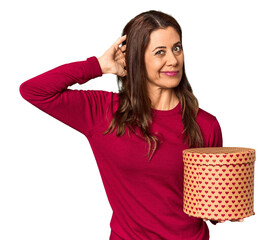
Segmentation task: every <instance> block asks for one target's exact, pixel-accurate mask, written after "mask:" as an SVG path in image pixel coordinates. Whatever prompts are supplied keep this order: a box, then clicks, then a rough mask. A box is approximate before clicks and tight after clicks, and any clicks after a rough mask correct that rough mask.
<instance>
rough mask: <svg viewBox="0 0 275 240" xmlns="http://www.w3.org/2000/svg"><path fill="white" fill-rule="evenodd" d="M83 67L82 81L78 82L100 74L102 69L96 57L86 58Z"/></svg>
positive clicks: (83, 81)
mask: <svg viewBox="0 0 275 240" xmlns="http://www.w3.org/2000/svg"><path fill="white" fill-rule="evenodd" d="M83 68H84V78H83V80H82V81H80V82H78V83H79V84H83V83H86V82H87V81H89V80H91V79H93V78H96V77H101V76H102V71H101V68H100V65H99V62H98V60H97V58H96V57H90V58H87V60H86V61H84V62H83Z"/></svg>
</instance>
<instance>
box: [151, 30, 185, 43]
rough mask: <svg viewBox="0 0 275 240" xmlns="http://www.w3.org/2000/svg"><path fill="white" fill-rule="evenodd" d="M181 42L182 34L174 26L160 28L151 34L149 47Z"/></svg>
mask: <svg viewBox="0 0 275 240" xmlns="http://www.w3.org/2000/svg"><path fill="white" fill-rule="evenodd" d="M177 42H180V36H179V34H178V32H177V31H176V30H175V29H174V28H173V27H170V26H169V27H167V28H159V29H157V30H155V31H153V32H152V33H151V35H150V41H149V44H148V47H157V46H159V45H174V44H175V43H177Z"/></svg>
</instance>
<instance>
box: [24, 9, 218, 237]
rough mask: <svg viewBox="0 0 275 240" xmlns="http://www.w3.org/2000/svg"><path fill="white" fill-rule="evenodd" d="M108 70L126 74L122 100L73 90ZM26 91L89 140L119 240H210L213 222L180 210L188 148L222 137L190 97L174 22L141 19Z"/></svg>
mask: <svg viewBox="0 0 275 240" xmlns="http://www.w3.org/2000/svg"><path fill="white" fill-rule="evenodd" d="M106 73H112V74H115V75H117V76H118V86H119V92H118V93H115V92H107V91H101V90H86V91H84V90H72V89H68V87H69V86H71V85H73V84H75V83H79V84H84V83H85V82H87V81H89V80H90V79H93V78H96V77H100V76H102V75H104V74H106ZM20 92H21V95H22V96H23V98H24V99H26V100H27V101H29V102H30V103H31V104H33V105H35V106H36V107H38V108H39V109H41V110H42V111H44V112H46V113H48V114H49V115H51V116H53V117H54V118H56V119H58V120H60V121H62V122H63V123H65V124H67V125H69V126H71V127H72V128H74V129H76V130H77V131H79V132H81V133H83V134H84V135H85V136H86V138H87V139H88V141H89V143H90V145H91V148H92V150H93V153H94V156H95V159H96V162H97V165H98V168H99V171H100V174H101V178H102V181H103V184H104V187H105V190H106V194H107V197H108V200H109V202H110V205H111V208H112V210H113V216H112V219H111V223H110V227H111V236H110V239H111V240H122V239H124V240H138V239H144V240H145V239H146V240H148V239H149V240H156V239H166V240H180V239H186V240H207V239H209V230H208V227H207V224H206V222H205V221H203V220H202V219H200V218H195V217H190V216H188V215H186V214H185V213H184V212H183V209H182V208H183V181H184V179H183V162H182V151H183V150H184V149H187V148H190V147H202V146H204V147H221V146H222V134H221V129H220V126H219V123H218V121H217V119H216V118H215V117H214V116H213V115H211V114H209V113H207V112H206V111H204V110H202V109H200V108H199V107H198V101H197V99H196V98H195V96H194V95H193V93H192V89H191V86H190V84H189V82H188V80H187V77H186V74H185V70H184V54H183V49H182V34H181V28H180V26H179V24H178V23H177V21H176V20H175V19H174V18H173V17H171V16H169V15H167V14H164V13H162V12H158V11H148V12H144V13H141V14H139V15H138V16H136V17H135V18H133V19H132V20H131V21H130V22H129V23H128V24H127V25H126V26H125V28H124V30H123V34H122V37H120V38H119V39H118V40H117V41H116V42H115V43H114V44H113V45H112V46H111V47H110V48H109V49H108V50H107V51H106V52H105V53H104V54H103V55H102V56H101V57H99V58H96V57H89V58H87V60H85V61H79V62H74V63H69V64H64V65H62V66H59V67H57V68H54V69H52V70H50V71H48V72H45V73H43V74H41V75H39V76H36V77H34V78H32V79H30V80H28V81H26V82H24V83H22V84H21V86H20Z"/></svg>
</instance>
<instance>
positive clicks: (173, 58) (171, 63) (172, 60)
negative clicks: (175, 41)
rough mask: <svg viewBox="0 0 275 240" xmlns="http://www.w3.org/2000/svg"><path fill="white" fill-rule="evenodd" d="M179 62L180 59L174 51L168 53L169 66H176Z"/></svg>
mask: <svg viewBox="0 0 275 240" xmlns="http://www.w3.org/2000/svg"><path fill="white" fill-rule="evenodd" d="M177 64H178V59H177V58H176V56H175V55H174V53H173V52H170V53H169V54H167V65H168V66H176V65H177Z"/></svg>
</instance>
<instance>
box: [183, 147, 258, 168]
mask: <svg viewBox="0 0 275 240" xmlns="http://www.w3.org/2000/svg"><path fill="white" fill-rule="evenodd" d="M254 161H255V149H252V148H240V147H211V148H189V149H185V150H183V162H184V163H189V164H196V165H231V164H244V163H250V162H254Z"/></svg>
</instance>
